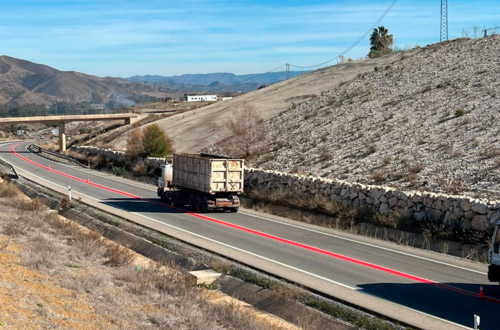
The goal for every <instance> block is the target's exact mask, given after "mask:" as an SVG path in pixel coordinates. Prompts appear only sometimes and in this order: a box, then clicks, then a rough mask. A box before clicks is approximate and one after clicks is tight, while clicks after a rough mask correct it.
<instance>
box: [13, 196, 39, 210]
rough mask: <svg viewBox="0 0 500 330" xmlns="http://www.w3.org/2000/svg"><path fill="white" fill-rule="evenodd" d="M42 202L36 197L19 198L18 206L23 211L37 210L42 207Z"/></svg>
mask: <svg viewBox="0 0 500 330" xmlns="http://www.w3.org/2000/svg"><path fill="white" fill-rule="evenodd" d="M42 206H43V204H42V202H40V200H39V199H38V198H35V199H30V200H21V201H20V202H19V204H18V208H19V209H21V210H25V211H38V210H40V209H42Z"/></svg>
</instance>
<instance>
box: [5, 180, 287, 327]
mask: <svg viewBox="0 0 500 330" xmlns="http://www.w3.org/2000/svg"><path fill="white" fill-rule="evenodd" d="M0 266H1V268H2V272H0V306H2V308H1V309H0V326H3V327H5V328H8V329H48V328H64V329H194V328H196V329H283V328H286V327H282V326H280V325H276V324H274V325H273V324H270V323H269V321H268V320H263V319H262V318H259V319H255V317H254V314H252V313H249V312H248V311H247V310H243V309H241V307H240V306H238V305H235V304H231V303H228V304H226V303H224V304H221V303H218V302H216V301H215V302H214V303H211V302H209V301H208V300H209V299H207V298H206V295H203V294H202V291H203V290H201V289H199V288H197V287H195V286H194V287H193V286H191V284H190V283H191V281H188V280H187V278H186V275H184V274H183V273H181V272H180V271H178V270H177V269H175V268H167V267H162V266H157V265H155V264H154V263H152V262H150V261H148V260H147V259H145V258H142V257H140V256H138V255H136V254H134V253H132V252H131V250H129V249H127V248H124V247H121V246H119V245H117V244H115V243H112V242H110V241H107V240H105V239H103V238H102V237H101V235H100V234H99V233H96V232H93V231H89V230H87V229H85V228H83V227H80V226H79V225H76V224H75V223H73V222H71V221H69V220H67V219H64V218H62V217H60V216H59V215H57V213H54V212H53V211H50V210H48V209H46V208H45V207H43V206H42V205H41V204H40V203H39V202H38V201H37V200H33V201H32V200H29V199H27V198H26V197H23V196H22V195H20V194H19V192H18V191H17V190H16V189H15V188H14V187H13V186H11V185H8V184H5V183H3V182H0Z"/></svg>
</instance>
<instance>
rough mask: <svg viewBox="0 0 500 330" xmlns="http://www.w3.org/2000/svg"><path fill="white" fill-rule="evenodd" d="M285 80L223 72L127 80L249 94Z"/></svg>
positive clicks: (274, 74)
mask: <svg viewBox="0 0 500 330" xmlns="http://www.w3.org/2000/svg"><path fill="white" fill-rule="evenodd" d="M304 72H305V71H292V72H290V77H291V78H293V77H296V76H298V75H300V74H302V73H304ZM285 79H286V72H285V71H281V72H267V73H262V74H245V75H236V74H234V73H227V72H223V73H207V74H183V75H178V76H158V75H145V76H133V77H129V78H127V80H129V81H132V82H140V83H148V84H151V85H154V86H156V87H159V88H164V89H171V90H182V91H206V92H249V91H253V90H256V89H257V88H259V87H260V86H263V85H266V86H267V85H271V84H274V83H276V82H279V81H283V80H285Z"/></svg>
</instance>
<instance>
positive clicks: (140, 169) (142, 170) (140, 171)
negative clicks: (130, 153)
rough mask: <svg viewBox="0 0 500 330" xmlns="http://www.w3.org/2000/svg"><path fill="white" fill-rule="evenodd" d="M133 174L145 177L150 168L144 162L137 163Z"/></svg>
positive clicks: (133, 168)
mask: <svg viewBox="0 0 500 330" xmlns="http://www.w3.org/2000/svg"><path fill="white" fill-rule="evenodd" d="M132 172H133V173H134V174H135V175H145V174H147V173H148V167H147V166H146V164H145V163H144V162H141V161H138V162H137V163H135V165H134V167H132Z"/></svg>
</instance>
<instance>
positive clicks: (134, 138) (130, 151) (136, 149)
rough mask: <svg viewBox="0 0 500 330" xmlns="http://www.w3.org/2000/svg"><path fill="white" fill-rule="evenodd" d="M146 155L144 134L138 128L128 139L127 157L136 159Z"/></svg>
mask: <svg viewBox="0 0 500 330" xmlns="http://www.w3.org/2000/svg"><path fill="white" fill-rule="evenodd" d="M143 153H144V144H143V135H142V132H141V131H140V130H139V129H138V128H136V129H134V130H132V132H130V134H129V135H128V139H127V151H126V154H127V156H129V157H131V158H135V157H138V156H140V155H141V154H143Z"/></svg>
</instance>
